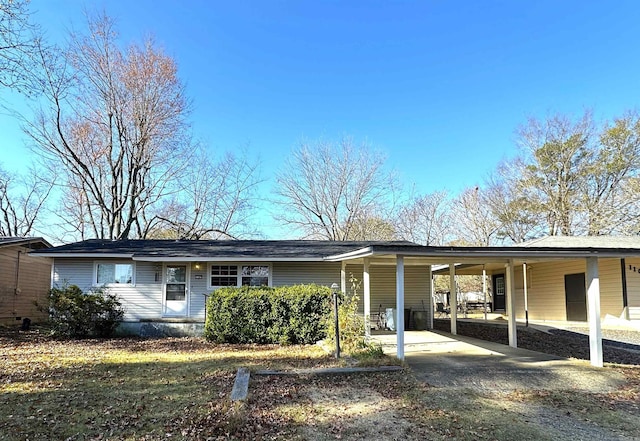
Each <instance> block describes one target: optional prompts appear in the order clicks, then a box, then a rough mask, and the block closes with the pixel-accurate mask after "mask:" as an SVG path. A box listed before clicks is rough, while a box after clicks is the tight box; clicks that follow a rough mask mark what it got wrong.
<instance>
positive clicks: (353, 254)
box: [324, 247, 389, 262]
mask: <svg viewBox="0 0 640 441" xmlns="http://www.w3.org/2000/svg"><path fill="white" fill-rule="evenodd" d="M373 254H374V253H373V250H372V248H371V247H366V248H361V249H359V250H355V251H350V252H348V253H343V254H335V255H333V256H327V257H325V258H324V260H326V261H328V262H341V261H343V260H352V259H360V258H361V257H369V256H373ZM384 254H389V253H384Z"/></svg>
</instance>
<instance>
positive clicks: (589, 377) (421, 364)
mask: <svg viewBox="0 0 640 441" xmlns="http://www.w3.org/2000/svg"><path fill="white" fill-rule="evenodd" d="M372 339H373V340H374V341H376V342H378V343H380V344H382V347H383V349H384V351H385V353H388V354H390V355H395V353H396V345H395V342H396V336H395V334H392V333H387V334H378V335H373V336H372ZM405 360H406V362H407V363H408V364H409V366H410V367H411V368H412V369H413V370H414V372H415V373H416V375H417V376H418V378H422V379H424V380H425V381H426V382H427V383H429V384H430V385H432V386H435V387H448V388H451V387H454V388H472V389H481V390H494V391H505V392H506V391H510V390H514V389H576V390H586V391H590V392H606V391H610V390H613V389H615V388H616V387H617V386H618V385H619V384H621V383H622V381H623V380H622V375H621V374H620V373H618V372H615V371H613V370H612V369H608V368H594V367H592V366H591V365H590V364H589V362H587V361H582V360H569V359H565V358H560V357H556V356H553V355H548V354H543V353H540V352H534V351H529V350H526V349H514V348H511V347H510V346H506V345H501V344H498V343H492V342H487V341H484V340H478V339H475V338H471V337H466V336H459V335H455V336H454V335H452V334H448V333H441V332H438V331H408V332H405Z"/></svg>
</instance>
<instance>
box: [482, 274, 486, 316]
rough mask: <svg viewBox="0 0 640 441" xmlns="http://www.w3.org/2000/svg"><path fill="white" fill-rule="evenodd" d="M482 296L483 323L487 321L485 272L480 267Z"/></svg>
mask: <svg viewBox="0 0 640 441" xmlns="http://www.w3.org/2000/svg"><path fill="white" fill-rule="evenodd" d="M482 296H483V299H484V300H483V304H482V309H483V310H484V321H485V322H486V321H487V270H486V269H485V268H484V265H482Z"/></svg>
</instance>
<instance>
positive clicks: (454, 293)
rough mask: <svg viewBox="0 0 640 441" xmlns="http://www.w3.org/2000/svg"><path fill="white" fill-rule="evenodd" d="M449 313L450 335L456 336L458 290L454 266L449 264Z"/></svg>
mask: <svg viewBox="0 0 640 441" xmlns="http://www.w3.org/2000/svg"><path fill="white" fill-rule="evenodd" d="M449 290H450V291H451V294H450V295H449V311H451V333H452V334H453V335H456V334H457V333H458V329H457V328H456V322H457V320H458V290H457V289H456V264H455V263H450V264H449Z"/></svg>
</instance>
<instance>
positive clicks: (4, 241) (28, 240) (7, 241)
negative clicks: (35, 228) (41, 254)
mask: <svg viewBox="0 0 640 441" xmlns="http://www.w3.org/2000/svg"><path fill="white" fill-rule="evenodd" d="M10 245H29V247H30V248H32V249H41V248H49V247H51V244H50V243H49V242H47V241H46V240H44V239H43V238H42V237H8V236H0V247H5V246H10Z"/></svg>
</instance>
